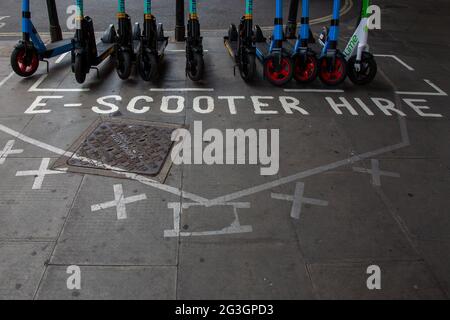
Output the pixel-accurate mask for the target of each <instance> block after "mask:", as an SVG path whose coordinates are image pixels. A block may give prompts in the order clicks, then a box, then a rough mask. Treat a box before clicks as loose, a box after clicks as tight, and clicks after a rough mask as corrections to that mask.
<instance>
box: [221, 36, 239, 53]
mask: <svg viewBox="0 0 450 320" xmlns="http://www.w3.org/2000/svg"><path fill="white" fill-rule="evenodd" d="M223 40H224V44H225V48H227V51H228V53H229V54H230V56H231V57H232V58H234V57H235V56H236V53H237V50H238V42H237V41H231V40H230V38H229V37H224V38H223Z"/></svg>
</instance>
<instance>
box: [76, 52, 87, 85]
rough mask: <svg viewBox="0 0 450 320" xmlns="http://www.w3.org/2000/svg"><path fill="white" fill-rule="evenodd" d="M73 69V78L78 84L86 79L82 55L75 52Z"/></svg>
mask: <svg viewBox="0 0 450 320" xmlns="http://www.w3.org/2000/svg"><path fill="white" fill-rule="evenodd" d="M73 70H74V72H75V79H76V80H77V82H78V83H80V84H82V83H84V81H86V72H85V71H84V70H85V68H84V59H83V56H82V55H80V54H77V55H76V56H75V62H74V66H73Z"/></svg>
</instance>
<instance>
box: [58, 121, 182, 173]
mask: <svg viewBox="0 0 450 320" xmlns="http://www.w3.org/2000/svg"><path fill="white" fill-rule="evenodd" d="M179 127H180V126H176V125H168V124H156V123H148V122H143V121H136V120H122V119H120V120H114V119H105V120H98V121H96V122H95V123H94V124H93V125H91V126H90V127H89V128H88V129H87V130H86V131H85V132H84V134H83V135H82V136H81V137H80V138H79V139H78V140H77V142H76V143H75V144H74V145H73V146H72V148H71V150H70V151H71V153H72V155H71V156H70V157H63V158H62V159H60V160H58V161H57V162H56V163H55V165H54V166H53V167H58V168H61V167H64V166H65V167H68V170H69V171H75V172H84V173H92V174H100V175H108V176H110V175H114V176H115V175H117V172H120V171H122V172H129V173H136V174H140V175H146V176H152V177H156V176H158V175H160V174H161V173H163V174H164V177H163V179H158V180H164V178H165V175H166V174H167V171H168V169H169V168H168V167H167V166H166V163H167V162H169V165H168V166H169V167H170V156H169V153H170V150H171V148H172V145H173V142H172V140H171V136H172V132H173V131H174V130H176V129H177V128H179ZM165 167H166V170H164V168H165ZM114 172H116V173H115V174H114Z"/></svg>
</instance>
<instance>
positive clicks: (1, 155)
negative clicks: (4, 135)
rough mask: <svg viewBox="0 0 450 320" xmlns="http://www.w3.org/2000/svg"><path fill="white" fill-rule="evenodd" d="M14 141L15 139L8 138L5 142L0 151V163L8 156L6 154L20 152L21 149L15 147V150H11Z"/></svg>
mask: <svg viewBox="0 0 450 320" xmlns="http://www.w3.org/2000/svg"><path fill="white" fill-rule="evenodd" d="M15 142H16V141H15V140H9V141H8V142H7V143H6V145H5V147H4V148H3V150H2V151H0V164H4V163H5V161H6V158H8V156H9V155H10V154H19V153H22V152H23V150H22V149H15V150H13V148H12V147H13V146H14V143H15Z"/></svg>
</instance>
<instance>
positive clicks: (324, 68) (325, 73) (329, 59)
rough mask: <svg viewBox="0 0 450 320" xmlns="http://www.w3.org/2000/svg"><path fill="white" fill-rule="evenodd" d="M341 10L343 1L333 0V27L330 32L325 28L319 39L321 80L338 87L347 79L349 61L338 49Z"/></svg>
mask: <svg viewBox="0 0 450 320" xmlns="http://www.w3.org/2000/svg"><path fill="white" fill-rule="evenodd" d="M340 9H341V0H333V18H332V20H331V27H330V29H329V30H328V28H326V27H325V28H324V29H323V31H322V33H321V34H320V37H319V43H320V44H321V45H322V46H323V49H322V53H321V55H320V58H319V78H320V80H321V81H322V82H323V83H324V84H326V85H329V86H335V85H338V84H340V83H342V82H344V80H345V78H346V77H347V61H346V59H345V57H344V55H343V54H342V53H341V52H340V51H339V49H338V40H339V18H340Z"/></svg>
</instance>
